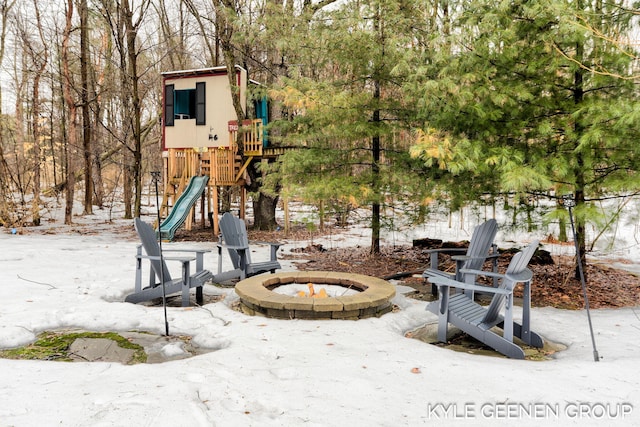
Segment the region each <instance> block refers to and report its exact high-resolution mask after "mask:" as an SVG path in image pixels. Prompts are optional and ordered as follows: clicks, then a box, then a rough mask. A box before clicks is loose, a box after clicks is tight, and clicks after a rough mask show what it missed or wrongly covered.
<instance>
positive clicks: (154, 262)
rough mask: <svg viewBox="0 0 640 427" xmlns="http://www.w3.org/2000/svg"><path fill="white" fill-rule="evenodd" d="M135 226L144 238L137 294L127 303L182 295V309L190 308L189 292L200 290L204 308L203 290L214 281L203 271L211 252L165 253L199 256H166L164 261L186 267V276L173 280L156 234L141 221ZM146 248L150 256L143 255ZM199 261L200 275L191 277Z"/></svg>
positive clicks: (138, 261) (138, 260) (139, 251)
mask: <svg viewBox="0 0 640 427" xmlns="http://www.w3.org/2000/svg"><path fill="white" fill-rule="evenodd" d="M134 226H135V229H136V231H137V232H138V236H139V237H140V241H141V242H142V244H141V245H138V248H137V253H136V283H135V290H134V292H133V293H132V294H130V295H127V297H126V298H125V301H126V302H132V303H138V302H142V301H148V300H152V299H155V298H161V297H162V295H163V292H164V295H171V294H175V293H178V292H182V306H183V307H188V306H189V291H190V289H191V288H196V301H197V302H198V304H202V302H203V296H202V286H203V285H204V284H205V283H206V282H207V281H209V280H211V279H212V278H213V274H211V272H210V271H208V270H205V269H204V268H203V259H204V254H205V253H206V252H209V251H208V250H198V249H197V250H189V249H164V248H163V251H162V252H163V253H169V252H187V253H192V254H195V256H193V255H192V256H179V257H178V256H163V257H162V261H177V262H180V263H181V264H182V275H181V277H180V278H179V279H172V278H171V273H169V269H168V268H167V264H166V262H162V261H161V258H160V246H159V245H158V241H157V240H156V232H155V230H154V229H153V228H152V227H151V226H150V225H149V224H147V223H146V222H144V221H142V220H141V219H140V218H136V219H135V220H134ZM142 248H144V252H145V253H146V255H143V254H142ZM143 259H148V260H149V262H150V268H149V286H148V287H145V288H144V289H143V288H142V260H143ZM194 260H195V261H196V272H195V273H194V274H191V272H190V269H191V262H192V261H194ZM161 277H162V278H163V279H164V291H163V289H162V282H161Z"/></svg>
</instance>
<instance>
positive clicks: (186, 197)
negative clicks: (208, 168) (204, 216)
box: [160, 176, 209, 240]
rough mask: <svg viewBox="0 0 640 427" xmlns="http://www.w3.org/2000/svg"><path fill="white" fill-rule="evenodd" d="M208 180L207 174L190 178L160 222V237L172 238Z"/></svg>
mask: <svg viewBox="0 0 640 427" xmlns="http://www.w3.org/2000/svg"><path fill="white" fill-rule="evenodd" d="M208 182H209V177H208V176H194V177H193V178H191V180H190V181H189V185H188V186H187V188H185V190H184V191H183V192H182V194H181V195H180V197H178V200H176V202H175V204H174V205H173V209H171V212H170V213H169V216H168V217H167V218H166V219H165V220H164V221H162V224H160V237H161V238H162V239H166V240H173V235H174V234H175V232H176V230H178V228H179V227H180V226H181V225H182V224H183V223H184V222H185V220H186V219H187V216H188V215H189V212H191V208H192V207H193V205H194V204H195V203H196V202H197V201H198V199H199V198H200V195H201V194H202V192H203V191H204V190H205V188H206V187H207V183H208Z"/></svg>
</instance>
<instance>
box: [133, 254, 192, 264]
mask: <svg viewBox="0 0 640 427" xmlns="http://www.w3.org/2000/svg"><path fill="white" fill-rule="evenodd" d="M137 256H138V257H139V258H144V259H148V260H151V261H160V260H164V261H180V262H182V263H185V262H191V261H193V260H195V259H196V257H192V256H191V257H174V256H163V257H159V256H157V255H153V256H151V255H137Z"/></svg>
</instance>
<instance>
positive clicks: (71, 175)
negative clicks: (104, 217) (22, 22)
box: [62, 0, 78, 224]
mask: <svg viewBox="0 0 640 427" xmlns="http://www.w3.org/2000/svg"><path fill="white" fill-rule="evenodd" d="M72 21H73V0H67V8H66V16H65V27H64V31H63V33H62V34H63V36H62V80H63V82H62V91H63V96H64V99H65V103H66V105H67V108H68V109H69V118H68V123H69V125H68V126H67V144H66V147H67V150H66V151H67V156H66V161H67V168H66V169H67V182H66V205H65V210H64V223H65V224H71V223H72V222H73V196H74V186H75V181H76V180H75V170H76V167H75V151H76V147H77V131H78V122H77V115H78V113H77V108H76V102H75V99H74V97H73V93H72V89H73V87H74V83H73V77H72V75H71V65H70V63H71V60H70V58H69V42H70V39H71V30H72V28H73V27H72V25H73V22H72Z"/></svg>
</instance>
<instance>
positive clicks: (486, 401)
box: [0, 216, 640, 426]
mask: <svg viewBox="0 0 640 427" xmlns="http://www.w3.org/2000/svg"><path fill="white" fill-rule="evenodd" d="M146 219H147V220H148V221H149V222H152V220H153V218H151V217H147V218H146ZM78 221H85V222H88V223H92V224H94V225H93V226H91V227H93V228H91V227H89V226H82V227H63V226H59V223H58V227H57V228H56V229H55V232H52V233H50V234H48V233H25V234H20V233H18V234H16V235H12V234H10V232H5V233H1V234H0V301H2V305H0V348H10V347H16V346H20V345H24V344H28V343H29V342H31V341H33V340H34V338H35V336H36V335H37V334H38V333H40V332H42V331H45V330H56V329H64V328H81V329H87V330H92V331H115V332H118V331H128V330H139V331H147V332H153V333H157V334H163V333H164V319H163V310H162V308H159V307H147V306H142V305H133V304H128V303H124V302H123V299H124V297H125V295H127V294H128V293H130V292H131V291H132V289H133V283H134V267H135V265H134V254H135V250H136V249H135V248H136V245H137V241H136V240H135V236H134V234H133V227H132V226H131V228H130V229H131V233H130V234H126V235H125V233H122V232H114V231H113V230H115V228H114V227H113V226H108V225H103V223H102V222H101V221H100V218H99V216H94V217H84V218H78ZM473 221H474V220H473V219H469V223H467V225H466V226H465V227H459V228H455V227H454V228H453V229H455V230H457V231H455V233H453V234H457V236H458V237H459V238H468V235H470V232H471V230H472V226H473V224H472V223H473ZM128 224H129V222H127V221H116V225H125V226H126V225H128ZM427 227H430V229H428V230H427V229H426V228H427ZM78 230H84V231H86V230H93V232H92V233H91V234H84V233H82V232H78ZM451 230H452V229H449V228H448V227H446V225H445V226H439V228H437V227H435V226H433V225H429V226H425V228H424V229H420V228H418V229H413V230H412V232H410V233H402V232H394V233H392V234H389V235H385V242H386V244H402V243H405V242H407V241H409V242H410V240H411V239H412V238H413V237H425V236H426V235H429V237H439V238H449V236H445V234H447V233H450V232H451ZM465 234H468V235H467V236H466V237H464V236H463V235H465ZM455 237H456V236H455V235H454V236H452V238H455ZM519 237H522V234H520V236H519ZM527 237H528V238H529V239H533V238H537V237H539V236H535V235H531V236H527ZM627 237H629V236H627ZM499 238H500V239H502V240H503V241H508V240H510V239H513V236H510V235H509V234H508V233H506V232H504V233H502V232H501V233H499ZM369 240H370V235H369V234H367V230H366V228H362V227H361V228H358V227H353V228H351V229H350V230H348V231H344V232H342V233H340V234H334V235H333V236H330V237H328V238H323V239H314V243H322V244H323V245H325V247H336V246H345V247H346V246H356V245H360V246H366V245H368V244H369ZM308 243H309V242H302V243H301V242H288V243H287V244H285V246H284V247H283V249H282V250H283V251H284V252H287V251H288V250H290V249H291V248H293V247H296V246H297V247H299V246H306V244H308ZM524 243H526V242H525V241H524V240H518V244H524ZM164 247H165V248H191V247H196V248H206V249H214V245H213V242H211V243H207V242H202V243H184V242H182V243H165V244H164ZM547 249H550V250H552V252H556V251H566V250H567V249H566V247H549V246H548V247H547ZM267 251H268V248H262V247H256V253H255V254H254V255H252V257H253V259H255V260H259V259H260V258H261V257H268V252H267ZM636 252H637V251H631V252H630V254H629V255H628V256H626V257H627V259H630V260H631V261H632V263H631V264H626V266H627V267H631V268H637V267H638V262H639V260H638V258H637V257H636V255H635V254H636ZM227 262H228V261H227V260H225V263H227ZM225 265H226V264H225ZM205 266H206V267H207V268H209V269H211V270H213V271H214V272H215V269H216V266H217V254H216V253H215V251H212V252H210V253H207V254H206V256H205ZM178 268H179V266H178ZM294 269H295V264H294V263H292V262H290V261H283V270H284V271H287V270H294ZM534 286H535V283H534ZM206 292H207V293H223V294H225V298H224V299H223V300H222V301H220V302H216V303H212V304H207V305H205V306H203V307H189V308H178V307H168V309H167V313H168V319H169V324H170V331H171V333H172V334H176V335H191V336H193V343H194V344H195V345H198V346H201V347H206V348H209V349H211V350H212V351H211V352H209V353H206V354H201V355H198V356H195V357H192V358H187V359H181V360H175V361H171V362H167V363H161V364H139V365H133V366H125V365H121V364H118V363H103V362H95V363H83V362H77V363H62V362H50V361H23V360H21V361H16V360H6V359H0V378H1V380H0V426H53V425H62V426H126V425H144V426H298V425H305V426H359V425H370V426H416V425H426V424H430V423H434V424H435V425H452V424H467V425H514V424H517V425H522V426H528V425H551V424H558V425H600V424H602V423H603V422H605V423H606V424H607V425H640V391H639V390H640V369H638V366H640V365H639V363H640V316H639V314H640V311H639V308H638V307H635V308H625V309H616V310H592V312H591V315H592V320H593V327H594V330H595V333H596V337H595V339H596V344H597V347H598V352H599V355H600V356H601V360H600V361H599V362H597V363H596V362H594V360H593V348H592V343H591V337H590V334H589V329H588V324H587V317H586V312H584V311H567V310H557V309H553V308H535V309H533V313H532V326H533V328H534V330H536V332H538V333H540V334H541V335H542V336H543V337H545V338H546V339H549V340H551V341H554V342H558V343H562V344H564V345H566V346H567V349H566V350H564V351H561V352H559V353H556V355H555V357H554V358H553V359H552V360H548V361H537V362H536V361H517V360H509V359H503V358H496V357H490V356H481V355H472V354H466V353H461V352H454V351H452V350H449V349H445V348H440V347H437V346H433V345H429V344H426V343H424V342H421V341H418V340H413V339H408V338H405V337H404V334H405V333H406V332H407V331H410V330H413V329H416V328H418V327H420V326H423V325H425V324H427V323H431V322H433V321H434V320H435V317H434V316H433V315H432V314H431V313H429V312H427V311H426V310H425V303H424V302H422V301H417V300H414V299H410V298H406V297H404V296H402V295H398V296H397V297H396V298H395V300H394V303H395V304H397V305H398V306H399V307H400V310H398V311H397V312H393V313H389V314H386V315H384V316H382V317H381V318H372V319H364V320H358V321H340V320H334V321H327V320H318V321H314V320H298V319H295V320H278V319H269V318H264V317H251V316H247V315H244V314H242V313H240V312H238V311H235V310H233V309H232V308H231V307H230V306H231V304H232V303H233V302H234V301H235V300H236V298H237V297H236V296H235V294H234V293H233V290H232V289H218V288H213V287H211V286H209V287H207V290H206ZM164 351H165V353H167V354H169V355H171V354H179V353H180V352H183V351H184V350H183V349H182V348H181V347H180V346H176V345H168V346H167V347H166V348H165V349H164Z"/></svg>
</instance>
